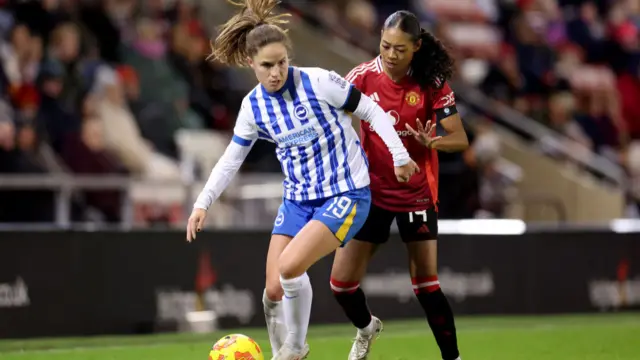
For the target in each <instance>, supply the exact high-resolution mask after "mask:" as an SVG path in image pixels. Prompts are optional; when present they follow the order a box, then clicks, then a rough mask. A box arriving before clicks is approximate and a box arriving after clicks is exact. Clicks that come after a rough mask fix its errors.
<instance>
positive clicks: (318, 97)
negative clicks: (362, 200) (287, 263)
mask: <svg viewBox="0 0 640 360" xmlns="http://www.w3.org/2000/svg"><path fill="white" fill-rule="evenodd" d="M351 86H352V85H351V84H349V83H348V82H347V81H346V80H345V79H343V78H342V77H341V76H339V75H338V74H336V73H334V72H331V71H327V70H324V69H320V68H298V67H290V68H289V74H288V77H287V81H286V84H285V85H284V86H283V87H282V88H281V89H280V90H279V91H277V92H275V93H269V92H267V91H266V90H265V88H264V87H263V86H262V85H258V86H256V87H255V88H254V89H253V90H252V91H251V92H250V93H249V94H248V95H247V96H246V97H245V98H244V100H243V103H242V108H241V110H240V113H239V116H238V119H237V123H236V126H235V129H234V136H233V141H234V142H236V143H237V144H240V145H243V146H251V145H252V144H253V142H254V141H256V140H257V139H264V140H268V141H272V142H274V143H275V144H276V145H277V150H276V153H277V156H278V160H280V164H281V165H282V171H283V172H284V175H285V180H284V195H285V197H286V198H287V199H290V200H297V201H300V200H313V199H321V198H327V197H331V196H334V195H337V194H340V193H343V192H345V191H350V190H355V189H359V188H363V187H365V186H367V185H368V184H369V174H368V164H367V160H366V156H365V154H364V151H363V150H362V147H361V146H360V142H359V139H358V135H357V134H356V132H355V130H354V129H353V127H352V126H351V117H350V116H349V115H347V114H346V113H345V112H344V111H343V110H341V108H342V107H343V106H344V104H345V102H346V100H347V98H348V96H349V94H350V92H351V89H352V87H351Z"/></svg>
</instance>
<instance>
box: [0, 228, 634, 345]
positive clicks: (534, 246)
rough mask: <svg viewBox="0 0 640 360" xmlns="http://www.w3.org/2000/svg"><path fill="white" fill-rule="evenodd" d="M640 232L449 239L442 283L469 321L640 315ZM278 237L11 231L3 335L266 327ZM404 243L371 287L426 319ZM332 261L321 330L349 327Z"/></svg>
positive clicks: (376, 271)
mask: <svg viewBox="0 0 640 360" xmlns="http://www.w3.org/2000/svg"><path fill="white" fill-rule="evenodd" d="M639 237H640V236H638V234H614V233H604V232H600V233H596V232H590V233H577V232H571V233H567V232H563V233H527V234H524V235H517V236H488V235H487V236H475V235H474V236H472V235H443V236H442V237H441V239H440V240H439V242H440V246H439V265H440V266H439V270H440V274H439V275H440V281H441V283H442V287H443V289H444V291H445V293H446V294H447V296H448V297H449V299H450V301H451V303H452V306H453V308H454V311H455V312H456V313H458V314H540V313H568V312H588V311H602V310H611V309H625V308H638V305H640V239H639ZM268 241H269V234H268V233H266V232H253V233H249V232H245V233H238V232H209V233H203V234H201V235H199V237H198V239H197V241H196V242H194V243H192V244H188V243H186V242H185V241H184V234H183V233H182V232H161V231H158V232H92V233H89V232H26V233H25V232H20V233H11V232H6V233H2V234H1V235H0V338H7V337H35V336H59V335H88V334H126V333H140V332H151V331H155V330H157V329H158V327H159V326H161V325H162V324H173V323H175V322H176V321H178V320H179V319H180V318H181V317H182V316H183V315H184V313H185V312H186V311H189V310H194V309H198V304H199V303H200V302H199V298H198V296H197V290H198V289H200V288H202V289H205V288H206V289H207V290H206V291H204V293H203V295H202V300H203V303H204V306H205V308H208V309H213V310H214V311H215V312H216V313H217V314H218V316H219V324H220V326H221V327H236V326H263V324H264V318H263V315H262V304H261V299H262V291H263V288H264V268H265V258H266V253H267V248H268ZM406 258H407V257H406V252H405V249H404V245H403V244H402V243H401V242H400V241H399V240H398V239H396V238H393V237H392V239H390V241H389V242H388V243H387V244H386V245H385V246H383V247H382V248H381V249H380V251H379V252H378V254H377V255H376V257H375V259H374V261H373V262H372V263H371V265H370V267H369V272H368V275H367V277H366V278H365V280H364V281H363V283H362V287H363V289H364V290H365V292H366V293H367V294H368V295H369V303H370V305H371V308H372V311H374V312H375V313H376V314H377V315H378V316H380V317H381V318H383V319H398V318H407V317H416V316H420V315H421V312H422V310H421V309H420V308H419V306H418V304H417V302H416V301H415V300H414V298H413V292H412V289H411V282H410V279H409V276H408V267H407V261H406ZM331 261H332V257H328V258H326V259H324V260H322V261H321V262H320V263H318V264H316V265H315V266H314V267H313V268H312V269H310V271H309V276H310V277H311V279H312V284H313V286H314V304H313V311H312V319H311V321H312V322H313V323H326V322H344V321H346V318H345V317H344V315H343V313H342V311H341V309H340V308H339V307H338V306H337V304H336V303H335V301H334V300H333V297H332V294H331V290H330V288H329V272H330V269H331Z"/></svg>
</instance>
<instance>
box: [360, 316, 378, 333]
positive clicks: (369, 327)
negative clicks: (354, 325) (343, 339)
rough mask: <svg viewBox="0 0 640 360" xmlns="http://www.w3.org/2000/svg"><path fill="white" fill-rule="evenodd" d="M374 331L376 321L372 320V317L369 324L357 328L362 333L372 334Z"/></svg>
mask: <svg viewBox="0 0 640 360" xmlns="http://www.w3.org/2000/svg"><path fill="white" fill-rule="evenodd" d="M375 331H376V323H375V322H374V321H373V317H372V318H371V321H370V322H369V325H367V326H365V327H363V328H362V329H358V332H359V333H361V334H363V335H373V333H374V332H375Z"/></svg>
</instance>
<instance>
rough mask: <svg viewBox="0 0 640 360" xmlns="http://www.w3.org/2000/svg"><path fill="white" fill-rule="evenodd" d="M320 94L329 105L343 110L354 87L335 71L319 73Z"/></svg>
mask: <svg viewBox="0 0 640 360" xmlns="http://www.w3.org/2000/svg"><path fill="white" fill-rule="evenodd" d="M317 81H318V92H319V93H320V95H321V96H322V98H323V99H325V100H326V101H327V103H329V105H331V106H333V107H335V108H338V109H342V108H343V107H344V106H345V104H346V103H347V99H349V95H351V90H352V89H353V85H352V84H351V83H349V82H348V81H347V80H346V79H345V78H343V77H342V76H340V75H338V74H337V73H336V72H334V71H328V70H324V69H323V70H321V71H318V77H317Z"/></svg>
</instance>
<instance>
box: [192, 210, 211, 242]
mask: <svg viewBox="0 0 640 360" xmlns="http://www.w3.org/2000/svg"><path fill="white" fill-rule="evenodd" d="M206 218H207V210H205V209H195V208H194V209H193V211H192V212H191V216H189V222H188V223H187V241H188V242H192V241H193V240H195V239H196V233H198V232H200V231H202V227H203V226H204V219H206Z"/></svg>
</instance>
